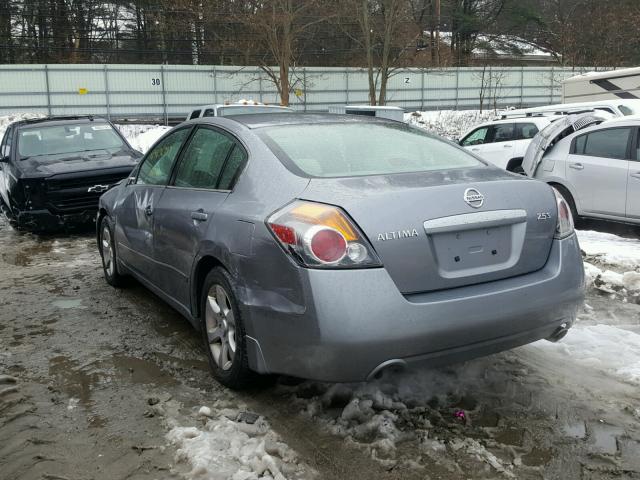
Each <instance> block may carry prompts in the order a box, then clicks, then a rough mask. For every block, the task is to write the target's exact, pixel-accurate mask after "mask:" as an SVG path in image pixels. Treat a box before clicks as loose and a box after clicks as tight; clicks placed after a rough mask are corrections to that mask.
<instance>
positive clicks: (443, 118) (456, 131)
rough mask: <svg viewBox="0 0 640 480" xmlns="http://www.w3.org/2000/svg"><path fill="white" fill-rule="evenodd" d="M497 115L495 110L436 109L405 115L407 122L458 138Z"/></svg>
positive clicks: (442, 134)
mask: <svg viewBox="0 0 640 480" xmlns="http://www.w3.org/2000/svg"><path fill="white" fill-rule="evenodd" d="M495 116H496V112H494V111H493V110H489V111H484V112H480V111H479V110H436V111H428V112H411V113H406V114H405V116H404V120H405V122H407V123H409V124H411V125H415V126H417V127H421V128H424V129H425V130H427V131H429V132H431V133H434V134H436V135H440V136H441V137H444V138H448V139H449V140H457V139H460V138H462V136H463V135H464V134H465V133H467V132H468V131H469V130H471V129H472V128H473V127H475V126H476V125H478V124H480V123H483V122H487V121H489V120H491V119H492V118H494V117H495Z"/></svg>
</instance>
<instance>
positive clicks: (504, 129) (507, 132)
mask: <svg viewBox="0 0 640 480" xmlns="http://www.w3.org/2000/svg"><path fill="white" fill-rule="evenodd" d="M514 139H515V125H514V124H513V123H501V124H500V125H494V126H493V141H494V142H509V141H511V140H514Z"/></svg>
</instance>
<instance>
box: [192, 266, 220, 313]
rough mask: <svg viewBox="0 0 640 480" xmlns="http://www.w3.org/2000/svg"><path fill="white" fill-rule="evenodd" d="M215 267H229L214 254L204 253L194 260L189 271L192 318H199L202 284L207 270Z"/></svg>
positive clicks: (209, 270)
mask: <svg viewBox="0 0 640 480" xmlns="http://www.w3.org/2000/svg"><path fill="white" fill-rule="evenodd" d="M216 267H221V268H224V269H225V270H226V271H227V272H229V269H228V268H227V267H226V265H225V264H224V263H222V261H221V260H220V259H219V258H218V257H217V256H215V255H212V254H205V255H203V256H202V257H200V258H199V259H198V261H197V262H195V265H194V267H193V271H192V273H191V314H192V316H193V318H194V319H197V318H200V315H201V313H202V312H201V311H200V297H201V296H202V286H203V285H204V280H205V279H206V278H207V275H209V272H211V270H213V269H214V268H216Z"/></svg>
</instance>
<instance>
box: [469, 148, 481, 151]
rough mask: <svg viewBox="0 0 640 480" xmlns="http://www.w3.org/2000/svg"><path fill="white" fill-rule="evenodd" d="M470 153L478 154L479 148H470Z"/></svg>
mask: <svg viewBox="0 0 640 480" xmlns="http://www.w3.org/2000/svg"><path fill="white" fill-rule="evenodd" d="M471 151H472V152H479V151H480V149H479V148H472V149H471Z"/></svg>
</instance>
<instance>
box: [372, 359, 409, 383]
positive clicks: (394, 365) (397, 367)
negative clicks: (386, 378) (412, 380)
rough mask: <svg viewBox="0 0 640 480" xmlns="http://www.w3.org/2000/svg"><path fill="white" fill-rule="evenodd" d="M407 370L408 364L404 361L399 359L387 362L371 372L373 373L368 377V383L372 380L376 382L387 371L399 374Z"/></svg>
mask: <svg viewBox="0 0 640 480" xmlns="http://www.w3.org/2000/svg"><path fill="white" fill-rule="evenodd" d="M406 369H407V362H405V361H404V360H400V359H399V358H394V359H392V360H387V361H386V362H382V363H381V364H380V365H378V366H377V367H376V368H374V369H373V370H371V373H369V375H367V382H368V381H370V380H374V379H378V378H380V377H382V374H383V372H385V371H393V372H396V373H397V372H401V371H403V370H406Z"/></svg>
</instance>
